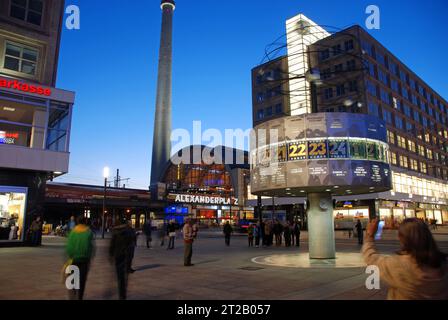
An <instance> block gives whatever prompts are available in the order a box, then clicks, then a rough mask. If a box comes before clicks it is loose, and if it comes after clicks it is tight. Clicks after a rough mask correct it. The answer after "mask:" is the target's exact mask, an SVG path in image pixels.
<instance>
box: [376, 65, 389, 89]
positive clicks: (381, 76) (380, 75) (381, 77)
mask: <svg viewBox="0 0 448 320" xmlns="http://www.w3.org/2000/svg"><path fill="white" fill-rule="evenodd" d="M378 79H379V80H380V81H381V82H382V83H384V84H385V85H386V86H387V85H388V83H387V75H386V73H385V72H384V71H383V70H381V68H378Z"/></svg>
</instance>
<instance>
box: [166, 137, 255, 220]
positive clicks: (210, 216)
mask: <svg viewBox="0 0 448 320" xmlns="http://www.w3.org/2000/svg"><path fill="white" fill-rule="evenodd" d="M229 157H231V158H232V159H230V158H229ZM162 177H163V178H162V182H163V183H164V184H165V185H166V197H165V199H166V207H165V217H166V219H167V220H172V219H176V220H177V221H178V222H179V223H182V222H183V221H184V219H185V218H186V217H190V218H194V219H197V220H198V221H199V222H200V223H201V224H204V225H209V226H212V225H220V224H223V223H225V222H226V221H230V222H232V223H234V224H236V223H238V222H239V220H251V219H253V218H254V214H253V208H251V207H249V205H248V204H247V199H248V188H247V187H248V185H249V182H250V175H249V161H248V153H247V152H244V151H241V150H236V149H231V148H227V147H222V146H219V147H216V148H208V147H205V146H199V145H197V146H189V147H186V148H184V149H182V150H180V151H179V152H178V153H177V154H176V155H175V156H173V157H172V159H171V161H169V163H168V164H167V165H166V167H165V170H164V171H163V174H162Z"/></svg>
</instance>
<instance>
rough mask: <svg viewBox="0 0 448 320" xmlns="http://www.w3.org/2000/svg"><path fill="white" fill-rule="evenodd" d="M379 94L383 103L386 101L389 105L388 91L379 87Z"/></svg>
mask: <svg viewBox="0 0 448 320" xmlns="http://www.w3.org/2000/svg"><path fill="white" fill-rule="evenodd" d="M380 95H381V101H383V102H384V103H386V104H387V105H390V96H389V93H388V92H387V91H385V90H384V89H382V88H381V90H380Z"/></svg>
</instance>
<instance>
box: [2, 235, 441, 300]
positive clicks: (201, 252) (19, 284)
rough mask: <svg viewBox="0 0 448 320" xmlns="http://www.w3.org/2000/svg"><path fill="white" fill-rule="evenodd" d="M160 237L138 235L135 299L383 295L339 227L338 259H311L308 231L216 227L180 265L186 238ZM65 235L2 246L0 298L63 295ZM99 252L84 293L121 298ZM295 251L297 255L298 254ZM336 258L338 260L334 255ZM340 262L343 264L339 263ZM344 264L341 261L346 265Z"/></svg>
mask: <svg viewBox="0 0 448 320" xmlns="http://www.w3.org/2000/svg"><path fill="white" fill-rule="evenodd" d="M396 236H397V235H396V232H395V231H386V232H385V233H384V235H383V240H381V241H380V242H379V243H378V248H379V249H380V251H381V252H382V253H386V254H393V253H394V251H396V250H398V241H396V240H395V239H396ZM435 238H436V240H437V242H438V244H439V246H440V247H441V249H442V250H444V251H447V249H448V229H442V228H439V230H437V231H435ZM159 244H160V243H158V242H153V245H154V249H152V250H148V249H147V248H146V247H145V246H144V239H143V237H140V238H139V239H138V247H137V249H136V253H135V259H134V264H133V267H134V269H136V270H137V271H136V272H135V273H133V274H131V275H130V279H129V287H128V298H129V299H132V300H141V299H143V300H276V299H279V300H302V299H307V300H308V299H311V300H314V299H316V300H320V299H338V300H339V299H342V300H364V299H373V300H382V299H385V298H386V293H387V288H386V287H385V286H384V285H381V289H380V290H367V289H366V286H365V281H366V279H367V277H368V275H367V274H366V273H365V266H359V265H358V264H357V263H359V261H360V256H358V255H357V253H359V250H360V247H359V245H358V244H357V239H353V238H352V239H348V236H347V234H346V233H344V232H339V231H338V232H336V249H337V252H338V255H337V257H338V258H337V259H336V265H331V264H330V265H328V264H327V265H325V262H324V263H318V264H317V265H316V264H312V263H309V262H307V263H308V265H307V263H300V261H302V262H304V261H308V259H307V258H308V255H307V234H306V232H303V233H302V245H301V246H300V248H296V247H291V248H285V247H276V246H275V245H274V246H273V247H269V248H248V247H247V238H246V236H244V235H235V236H233V237H232V240H231V244H230V247H226V246H225V245H224V238H223V236H222V235H221V233H220V232H219V231H214V232H211V231H208V232H206V231H204V232H202V233H200V235H199V237H198V239H197V241H196V242H195V244H194V248H193V251H194V252H193V261H192V262H193V263H194V264H195V265H194V266H192V267H184V266H183V245H182V241H180V240H179V239H178V240H177V241H176V248H175V249H174V250H166V244H165V246H163V247H161V246H160V245H159ZM64 245H65V238H56V237H45V238H44V240H43V246H42V247H39V248H29V247H23V248H2V249H0V270H1V272H0V283H2V284H3V285H2V287H3V289H2V290H1V291H0V299H5V300H17V299H25V300H34V299H37V300H66V299H68V295H67V291H66V290H65V287H64V284H63V282H62V276H61V270H62V266H63V264H64V262H65V258H64ZM95 245H96V255H95V258H94V260H93V263H92V266H91V269H90V273H89V276H88V281H87V288H86V293H85V299H88V300H100V299H107V300H114V299H118V294H117V289H116V278H115V273H114V270H113V268H112V265H111V264H110V262H109V259H108V256H107V249H108V246H109V239H105V240H101V239H98V240H96V242H95ZM295 257H297V258H295ZM339 260H340V261H339ZM339 264H341V265H339ZM344 264H345V265H344Z"/></svg>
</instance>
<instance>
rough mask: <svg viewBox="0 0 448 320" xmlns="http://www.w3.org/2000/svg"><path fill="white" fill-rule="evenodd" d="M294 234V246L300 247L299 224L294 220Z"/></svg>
mask: <svg viewBox="0 0 448 320" xmlns="http://www.w3.org/2000/svg"><path fill="white" fill-rule="evenodd" d="M294 236H295V238H296V247H300V224H299V222H296V223H295V224H294Z"/></svg>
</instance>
